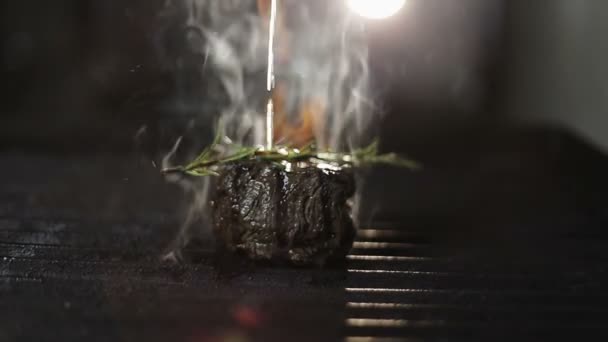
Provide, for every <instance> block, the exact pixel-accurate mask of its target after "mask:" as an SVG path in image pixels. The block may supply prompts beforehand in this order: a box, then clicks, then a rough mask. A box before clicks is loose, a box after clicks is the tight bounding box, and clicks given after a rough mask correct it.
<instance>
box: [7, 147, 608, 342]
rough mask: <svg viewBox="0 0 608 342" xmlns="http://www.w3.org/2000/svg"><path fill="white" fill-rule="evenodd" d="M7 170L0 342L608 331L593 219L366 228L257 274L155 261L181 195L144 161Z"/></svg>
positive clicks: (18, 164)
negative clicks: (318, 257) (335, 253)
mask: <svg viewBox="0 0 608 342" xmlns="http://www.w3.org/2000/svg"><path fill="white" fill-rule="evenodd" d="M109 164H110V165H114V167H112V168H107V167H104V166H107V165H109ZM2 165H11V167H10V168H8V167H3V171H2V179H3V183H2V187H1V189H2V190H1V191H0V196H1V198H0V315H1V317H2V319H1V320H0V341H14V340H19V341H45V340H49V341H50V340H52V341H70V340H87V341H102V340H103V341H108V340H111V341H193V342H194V341H251V340H256V341H257V340H259V341H270V340H277V341H284V340H298V341H299V340H302V341H324V340H328V341H335V340H346V341H393V340H398V341H403V340H406V341H418V340H441V341H443V340H449V341H452V340H464V341H469V340H484V341H488V340H500V339H505V340H506V339H509V340H511V339H513V338H518V339H520V340H521V339H530V340H539V339H540V340H548V339H552V340H555V339H571V338H577V337H579V338H580V337H590V336H602V335H603V336H606V333H607V330H608V325H607V323H608V320H607V319H608V305H607V304H608V290H607V289H606V287H605V286H602V284H604V283H605V281H606V280H607V279H606V278H607V277H606V271H607V266H608V254H607V253H606V250H607V248H608V243H607V241H606V237H607V236H608V234H606V233H605V230H604V227H603V225H601V224H597V223H594V222H595V221H590V220H588V219H586V217H587V216H584V217H581V216H577V215H575V214H568V213H564V212H561V213H560V212H555V213H554V214H555V216H554V217H552V218H551V224H549V223H547V222H542V223H535V224H529V225H526V224H522V225H520V226H519V228H517V229H514V230H513V231H512V232H510V233H509V234H508V238H506V237H504V236H498V237H497V236H495V235H496V234H495V232H494V233H491V234H481V235H482V236H483V238H479V239H475V240H472V241H471V239H470V238H469V237H464V238H463V237H462V236H461V235H464V234H465V233H462V232H461V230H459V229H458V227H460V224H461V222H456V221H451V220H445V221H441V222H440V223H437V221H435V223H434V224H423V223H422V221H414V220H412V221H411V222H409V223H408V222H405V223H382V224H380V223H378V224H369V225H366V226H365V227H364V229H361V230H360V231H359V233H358V239H357V242H356V243H355V246H354V249H353V250H352V252H351V254H350V255H349V256H348V260H347V262H346V264H345V265H336V266H332V267H329V268H326V269H294V268H285V267H270V266H268V265H251V264H248V263H246V262H243V261H241V260H238V259H234V258H226V257H218V256H216V255H215V254H214V253H213V252H212V247H211V246H208V245H206V244H202V245H200V246H196V247H191V248H190V249H189V251H188V253H187V255H189V256H190V258H189V259H190V260H191V261H189V262H186V263H185V264H183V265H181V266H174V265H168V264H163V263H161V262H160V261H159V258H158V257H159V255H160V253H161V251H162V248H163V247H164V246H165V245H166V243H167V241H169V240H170V238H171V237H172V235H173V234H174V233H175V230H176V229H175V228H176V227H177V225H178V224H179V217H180V211H175V210H173V211H174V212H172V209H171V208H174V207H175V205H174V204H172V205H173V206H172V205H170V204H167V203H166V202H171V201H166V197H169V198H179V197H180V193H179V191H178V190H176V189H173V188H172V187H170V186H168V185H163V183H162V181H160V180H158V179H156V178H155V177H157V176H156V175H155V174H154V175H153V173H145V172H144V173H141V170H142V169H144V168H143V167H142V165H141V163H137V164H136V165H132V164H128V163H127V164H121V163H120V162H119V161H112V160H108V159H107V158H105V159H103V160H102V159H100V160H97V159H96V160H85V161H82V160H80V161H78V162H75V161H66V160H64V161H61V162H58V161H56V160H54V159H51V158H34V157H15V156H10V155H9V156H5V157H4V158H3V163H2ZM146 167H147V166H146ZM41 170H44V174H45V176H44V177H41V176H40V174H41ZM102 170H104V171H103V172H102ZM108 170H110V171H108ZM99 174H103V177H101V176H99ZM93 175H98V176H93ZM96 177H97V178H96ZM151 182H152V183H154V182H156V183H154V184H157V185H155V186H154V187H148V186H146V184H150V183H151ZM159 187H160V188H162V189H163V191H166V193H165V195H163V196H160V197H162V198H159V196H156V195H154V191H158V188H159ZM153 189H155V190H153ZM169 213H170V214H169ZM494 222H496V221H494ZM530 226H534V229H532V228H530ZM582 226H585V227H587V228H585V229H581V227H582ZM505 229H506V228H505Z"/></svg>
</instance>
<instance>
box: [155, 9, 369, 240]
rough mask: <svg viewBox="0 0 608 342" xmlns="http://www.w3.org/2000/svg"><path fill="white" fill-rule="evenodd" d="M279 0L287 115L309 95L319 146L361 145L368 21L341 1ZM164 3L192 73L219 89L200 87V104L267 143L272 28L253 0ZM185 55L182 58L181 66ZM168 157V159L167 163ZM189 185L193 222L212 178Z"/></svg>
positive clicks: (229, 129)
mask: <svg viewBox="0 0 608 342" xmlns="http://www.w3.org/2000/svg"><path fill="white" fill-rule="evenodd" d="M278 3H279V11H280V12H281V18H282V21H283V22H282V25H281V28H279V30H281V32H279V36H280V39H279V40H278V41H277V44H276V45H275V49H276V50H277V51H284V50H286V51H288V52H287V54H286V55H287V56H288V57H286V58H285V57H284V58H281V56H280V55H281V54H280V53H279V52H277V54H278V55H279V56H278V57H277V63H276V64H275V72H276V79H277V81H278V82H281V83H282V84H283V85H284V86H285V89H286V93H285V98H284V102H285V103H284V106H285V107H286V108H285V110H284V112H285V113H286V115H287V119H288V121H289V122H291V123H293V124H294V125H296V126H297V125H298V122H299V120H301V119H302V118H299V117H298V116H299V113H300V110H301V108H302V107H303V106H304V105H305V103H306V102H307V101H311V100H312V101H314V102H315V103H316V104H318V105H319V106H320V108H323V109H324V110H323V111H322V112H321V113H320V115H321V120H320V121H321V123H322V124H321V125H317V126H315V127H314V137H315V139H316V141H317V144H318V145H319V146H320V147H321V148H328V149H332V150H335V151H344V150H348V149H350V148H353V147H357V146H359V145H361V138H362V137H363V136H364V135H365V134H364V133H365V132H366V128H367V127H368V125H369V123H370V121H371V119H372V118H373V116H374V114H375V113H374V110H375V108H374V106H373V102H372V101H371V100H370V97H369V73H368V59H367V55H368V51H367V44H366V40H365V32H364V29H363V23H362V22H361V21H360V19H359V18H358V17H356V16H354V15H352V14H351V13H350V12H349V10H348V9H347V7H346V4H345V2H344V1H339V0H331V1H327V0H306V1H302V0H279V2H278ZM165 7H166V11H165V15H166V16H168V17H169V18H170V20H173V21H178V27H179V28H180V30H179V32H180V35H182V41H183V42H184V44H185V45H187V46H186V50H187V51H189V54H190V55H191V56H195V57H194V61H195V62H194V63H198V66H197V68H192V69H189V70H190V72H198V73H200V74H199V75H195V76H196V77H200V79H202V80H205V83H207V84H211V83H215V84H217V85H218V86H217V88H219V90H220V91H219V92H218V93H219V94H221V96H209V93H201V94H200V96H201V99H200V100H201V103H204V105H205V107H207V108H209V107H210V108H214V109H215V110H216V111H217V113H216V114H215V117H214V119H216V120H217V119H218V118H219V117H221V119H222V123H223V124H224V126H225V130H226V134H227V135H228V136H229V137H230V139H231V140H232V141H234V142H238V143H240V144H247V145H263V144H264V137H265V131H264V130H265V117H264V107H265V104H266V101H267V100H268V97H267V96H268V93H267V91H266V82H265V77H266V71H267V67H268V65H267V61H268V56H267V52H268V33H269V32H268V23H267V22H266V20H267V18H265V17H263V16H262V15H260V13H258V10H257V3H256V0H167V2H166V6H165ZM182 62H183V61H182V60H181V59H179V58H178V62H177V68H178V69H179V68H180V67H181V65H182ZM182 75H183V73H182ZM169 161H170V158H167V159H166V163H165V164H167V165H163V166H165V167H167V166H170V165H168V164H169ZM180 182H181V181H180ZM181 184H184V183H181ZM185 186H186V187H187V188H188V191H190V192H192V193H193V194H194V195H195V199H196V200H195V201H194V202H195V204H194V207H193V209H192V211H191V212H190V216H189V218H188V220H187V222H186V223H185V224H186V225H192V224H193V223H192V222H193V219H192V217H196V216H201V215H203V214H202V213H204V211H205V208H204V203H200V201H205V202H206V201H207V192H208V183H206V184H205V185H204V187H203V188H198V187H195V186H193V185H192V184H191V183H188V184H187V185H185ZM193 187H194V188H193ZM201 194H202V195H201ZM188 229H189V228H182V232H181V233H180V235H181V237H179V238H178V240H180V241H185V240H187V239H184V237H183V236H185V235H191V234H189V233H187V231H188ZM182 244H183V243H178V245H182Z"/></svg>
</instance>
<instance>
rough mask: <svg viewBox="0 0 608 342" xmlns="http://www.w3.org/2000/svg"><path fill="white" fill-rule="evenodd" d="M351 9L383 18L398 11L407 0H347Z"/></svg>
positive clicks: (367, 15) (369, 16) (363, 15)
mask: <svg viewBox="0 0 608 342" xmlns="http://www.w3.org/2000/svg"><path fill="white" fill-rule="evenodd" d="M346 3H347V4H348V7H350V9H351V10H352V11H353V12H355V13H357V14H359V15H360V16H362V17H365V18H369V19H382V18H387V17H390V16H391V15H393V14H395V13H397V12H398V11H399V10H400V9H401V7H403V5H405V0H347V1H346Z"/></svg>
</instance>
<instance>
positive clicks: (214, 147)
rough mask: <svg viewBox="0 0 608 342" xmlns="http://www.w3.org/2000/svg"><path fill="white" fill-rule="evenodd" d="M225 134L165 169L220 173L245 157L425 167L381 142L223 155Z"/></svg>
mask: <svg viewBox="0 0 608 342" xmlns="http://www.w3.org/2000/svg"><path fill="white" fill-rule="evenodd" d="M223 134H224V133H223V129H222V128H221V125H218V129H217V133H216V136H215V138H214V139H213V142H212V143H211V145H209V146H208V147H207V148H205V149H204V150H203V152H201V154H199V156H198V157H196V158H195V159H194V160H193V161H192V162H190V163H189V164H188V165H186V166H178V167H173V168H167V169H164V170H162V172H163V173H176V172H178V173H184V174H187V175H191V176H217V175H219V173H218V170H219V169H220V168H221V167H222V165H226V164H230V163H235V162H238V161H244V160H257V161H267V162H273V163H277V164H281V162H288V163H297V162H302V161H307V162H310V163H312V164H319V163H329V164H331V165H334V166H337V167H362V166H366V165H371V164H385V165H392V166H397V167H405V168H409V169H414V170H415V169H419V168H420V167H421V166H420V165H419V164H418V163H416V162H415V161H412V160H409V159H405V158H403V157H400V156H399V155H397V154H395V153H388V154H379V152H378V145H379V144H378V141H374V142H373V143H371V144H370V145H369V146H367V147H364V148H361V149H357V150H354V151H352V152H351V153H341V152H331V151H319V150H318V149H317V147H316V145H315V144H314V142H311V143H309V144H308V145H306V146H304V147H302V148H301V149H296V148H291V147H285V146H276V147H275V148H273V149H272V150H264V149H262V148H261V147H251V146H239V145H225V146H224V147H226V148H225V150H227V151H229V152H225V153H223V154H222V153H219V152H218V147H219V146H220V144H221V142H222V140H223Z"/></svg>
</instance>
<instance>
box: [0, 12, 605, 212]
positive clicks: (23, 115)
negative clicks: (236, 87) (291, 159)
mask: <svg viewBox="0 0 608 342" xmlns="http://www.w3.org/2000/svg"><path fill="white" fill-rule="evenodd" d="M2 7H3V8H2V10H1V13H2V14H0V15H1V16H2V20H1V23H2V24H1V28H0V41H1V45H0V48H1V50H0V51H1V54H0V62H1V63H0V72H1V74H2V76H1V78H0V102H1V104H2V107H1V108H2V110H1V114H0V146H3V147H4V149H5V150H7V151H13V152H15V151H16V152H17V153H21V152H24V151H28V152H31V153H40V152H43V153H53V154H60V155H61V154H81V155H87V156H96V155H111V156H120V155H123V156H130V158H137V159H138V160H147V161H149V162H151V161H154V162H155V163H157V164H158V163H159V162H160V159H161V157H162V156H163V155H164V154H165V153H166V152H167V151H168V150H169V149H170V147H171V146H172V144H173V142H174V141H175V139H176V138H177V137H178V136H181V135H184V136H185V138H186V141H190V142H192V145H193V146H195V147H192V149H195V148H198V146H200V145H202V144H205V143H206V142H207V141H208V140H209V137H210V131H211V129H210V127H211V125H210V121H209V120H205V119H204V118H203V119H200V117H201V116H200V112H201V111H202V109H201V108H203V107H204V106H205V104H206V103H208V101H206V100H205V99H204V98H201V96H200V95H198V93H197V91H196V87H194V86H192V84H193V83H192V82H195V84H196V82H199V83H201V82H202V83H205V82H206V81H205V79H204V78H203V79H199V80H194V81H192V80H191V78H192V77H193V76H192V74H193V73H192V72H190V71H189V70H183V69H180V68H177V66H176V60H177V58H178V57H180V56H183V55H185V54H187V53H188V52H187V50H186V48H185V47H184V46H185V44H183V41H182V40H181V39H183V37H184V35H183V31H180V28H179V24H180V23H179V21H178V20H176V18H171V17H170V16H166V15H162V14H163V13H164V11H163V2H162V1H136V0H133V1H69V0H62V1H55V2H53V3H52V4H51V3H43V2H41V3H36V4H35V5H33V4H32V3H24V2H5V3H4V4H2ZM604 7H605V5H604V3H603V2H602V1H599V0H598V1H592V0H589V1H553V0H544V1H535V2H533V3H530V2H528V1H523V0H522V1H500V0H492V1H486V0H466V1H458V2H457V3H456V2H447V3H446V2H445V1H440V0H436V1H414V0H412V1H409V2H408V3H407V5H406V6H405V8H404V9H403V10H402V11H401V12H400V13H399V14H398V15H396V16H395V17H392V18H390V19H387V20H384V21H379V22H374V21H370V22H369V25H368V35H369V41H370V47H371V56H370V63H371V68H372V77H373V82H374V90H375V92H376V94H378V103H380V104H381V110H382V112H383V117H382V118H383V119H382V121H381V124H380V138H381V140H382V142H383V149H384V150H386V151H389V150H390V151H397V152H400V153H404V154H407V155H408V156H411V157H413V158H416V159H418V160H420V161H422V162H423V163H424V164H425V166H426V170H425V172H420V173H417V174H415V175H410V174H407V176H403V177H402V176H401V175H402V174H403V173H401V171H394V170H388V171H387V172H389V173H391V174H393V173H394V175H393V176H394V177H395V178H396V182H398V183H397V184H396V185H397V186H395V187H391V188H390V189H387V188H385V187H375V186H370V188H371V190H370V191H372V192H373V193H374V194H375V195H377V196H378V197H381V198H382V199H383V200H382V201H381V202H382V203H381V204H374V205H371V204H370V205H369V208H367V212H368V213H370V215H372V213H375V212H377V211H378V210H380V209H379V208H380V207H381V208H382V211H384V212H386V215H387V216H389V217H390V216H391V215H392V216H409V215H422V214H425V215H426V214H428V215H431V216H433V215H436V214H437V213H438V212H444V213H449V214H450V215H452V214H453V215H456V214H458V213H462V212H463V210H464V212H467V213H470V212H471V211H474V212H475V214H476V215H482V214H483V213H482V212H489V213H490V214H487V215H489V216H496V215H498V214H503V211H504V210H507V209H506V208H508V210H512V209H514V208H516V207H517V208H520V207H525V208H528V210H536V209H539V210H540V207H539V206H543V205H544V203H545V202H546V201H544V200H542V201H541V200H539V199H540V198H548V199H551V200H554V199H555V196H552V195H548V192H552V191H554V192H556V193H558V194H559V195H560V196H559V198H563V200H564V201H565V202H567V204H565V205H567V206H568V205H574V203H570V202H571V201H575V200H574V199H573V196H574V195H573V194H571V193H567V189H570V188H576V189H580V188H581V184H583V183H584V182H587V181H589V179H590V178H589V177H588V176H585V175H587V173H590V174H595V173H597V174H601V173H602V171H600V170H601V168H599V166H598V165H599V164H602V162H603V157H602V156H601V149H602V147H603V146H606V141H607V140H606V138H605V136H606V134H605V127H608V126H607V125H605V124H604V120H605V117H606V115H604V112H605V110H606V105H607V103H606V100H605V98H606V96H605V95H606V91H607V90H606V89H607V88H606V85H605V81H604V77H603V76H604V75H606V71H607V70H606V69H607V66H606V63H605V62H604V60H605V59H604V58H603V57H604V55H605V53H604V51H605V46H606V43H605V42H604V41H602V39H601V37H602V34H601V32H602V29H603V28H604V26H605V25H606V24H604V22H605V20H603V18H602V17H601V16H602V13H603V11H602V9H604ZM195 78H196V77H195ZM193 89H194V90H193ZM186 146H188V144H186ZM568 149H574V151H575V152H569V150H568ZM186 150H187V148H186ZM585 153H586V154H590V155H593V156H594V157H593V158H591V159H590V157H589V158H588V157H581V155H582V154H585ZM576 158H582V159H584V160H585V162H576V161H575V160H576ZM150 164H151V163H149V164H146V165H148V166H149V165H150ZM587 164H589V165H588V166H587ZM596 164H598V165H596ZM482 169H484V171H481V170H482ZM568 170H572V172H574V173H576V172H583V173H584V175H581V176H572V175H569V174H568V175H566V176H564V177H566V178H567V179H568V182H574V184H570V185H568V186H569V188H567V189H566V188H564V186H565V185H564V184H563V183H562V181H561V180H559V181H558V180H554V179H553V178H552V177H558V176H559V175H561V174H562V173H563V174H567V172H569V171H568ZM146 172H154V170H152V169H151V170H146ZM480 173H481V174H480ZM41 177H44V173H43V174H41ZM369 178H371V179H372V182H373V179H374V177H373V174H372V176H370V177H369ZM575 178H577V179H575ZM548 179H549V180H548ZM560 179H561V178H560ZM594 181H595V180H594ZM597 181H598V182H600V181H601V179H598V180H597ZM501 184H503V185H501ZM504 184H509V185H504ZM598 184H599V183H598ZM597 186H599V185H596V184H593V185H590V187H592V188H594V189H593V191H592V193H597V194H600V193H601V191H600V190H599V189H595V187H597ZM501 187H502V188H504V189H502V190H501ZM488 189H493V190H488ZM404 191H406V192H407V193H408V194H409V196H405V197H404V196H403V192H404ZM568 191H569V190H568ZM377 192H380V193H377ZM585 197H588V196H585ZM576 201H580V200H579V199H577V200H576ZM396 202H398V203H399V204H398V205H394V207H391V204H395V203H396ZM482 207H483V208H486V209H487V210H486V209H484V210H482V209H481V208H482ZM530 208H534V209H530ZM467 215H468V214H467ZM372 216H373V215H372Z"/></svg>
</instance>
